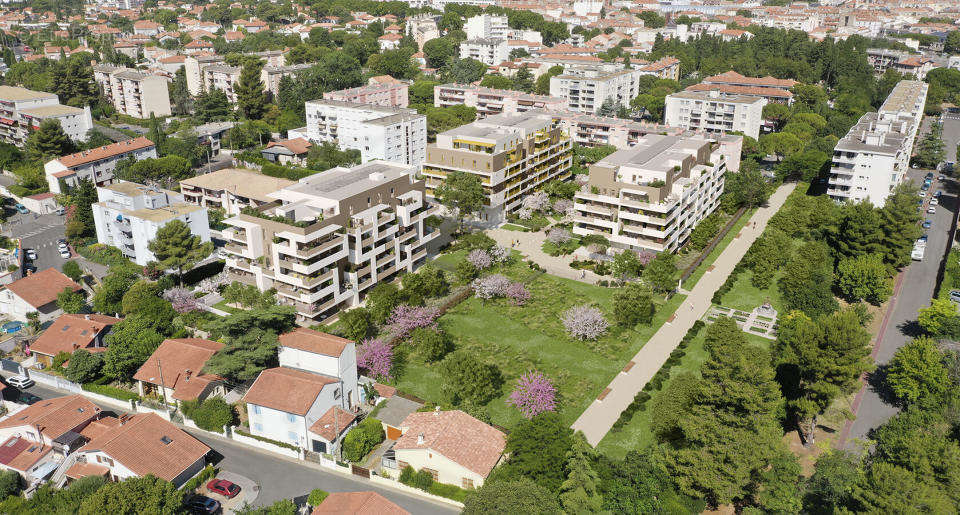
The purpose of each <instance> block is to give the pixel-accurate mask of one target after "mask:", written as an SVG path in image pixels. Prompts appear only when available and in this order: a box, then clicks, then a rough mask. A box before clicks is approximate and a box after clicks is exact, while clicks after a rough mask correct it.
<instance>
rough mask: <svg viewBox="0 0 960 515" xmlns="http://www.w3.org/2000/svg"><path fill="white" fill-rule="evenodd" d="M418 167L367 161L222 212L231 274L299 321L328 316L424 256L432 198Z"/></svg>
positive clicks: (429, 236) (431, 233) (430, 235)
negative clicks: (273, 294)
mask: <svg viewBox="0 0 960 515" xmlns="http://www.w3.org/2000/svg"><path fill="white" fill-rule="evenodd" d="M415 175H416V167H415V166H408V165H402V164H398V163H389V162H384V161H374V162H370V163H366V164H362V165H359V166H356V167H353V168H342V167H340V168H333V169H330V170H327V171H325V172H323V173H320V174H316V175H311V176H309V177H306V178H304V179H301V180H300V181H299V182H297V183H294V184H291V185H290V186H287V187H285V188H282V189H279V190H277V191H275V192H273V193H270V194H269V195H268V196H269V197H271V198H272V199H274V201H273V202H271V203H269V204H264V205H261V206H259V207H257V208H255V209H253V210H251V209H245V210H243V211H242V212H241V214H240V215H237V216H234V217H232V218H228V219H227V220H226V223H227V224H228V225H229V226H230V228H228V229H226V230H224V231H223V233H224V237H225V238H226V240H227V245H226V247H225V249H226V251H227V252H228V254H229V257H228V258H227V264H226V270H227V272H228V275H229V277H230V278H231V279H233V280H237V281H241V282H244V283H247V284H253V285H256V286H257V287H258V288H259V289H260V290H261V291H266V290H268V289H270V288H275V289H276V290H277V301H278V303H280V304H283V305H289V306H294V307H295V308H296V310H297V320H298V322H299V323H302V324H305V325H309V324H315V323H318V322H324V321H327V320H329V319H330V318H331V317H334V316H336V315H337V314H338V313H339V312H340V311H341V310H342V309H344V308H346V307H349V306H352V305H355V304H357V303H359V302H360V300H361V298H362V297H363V295H364V293H365V292H366V291H367V290H369V289H370V288H372V287H373V286H374V285H376V284H377V283H378V282H380V281H385V280H390V279H392V278H394V277H395V276H396V275H397V274H398V273H401V272H404V271H411V272H412V271H414V270H416V269H417V268H419V267H420V266H421V265H423V263H424V262H425V261H426V259H427V250H426V244H427V243H428V242H429V241H431V240H433V239H434V238H435V237H436V236H437V235H438V234H439V232H438V231H437V230H435V229H432V228H430V227H428V226H427V225H426V224H425V223H424V221H425V219H426V218H427V217H429V216H431V215H433V214H434V213H435V212H436V207H434V206H432V205H431V204H429V203H428V202H427V201H426V198H425V194H424V183H423V181H422V180H417V179H416V177H415Z"/></svg>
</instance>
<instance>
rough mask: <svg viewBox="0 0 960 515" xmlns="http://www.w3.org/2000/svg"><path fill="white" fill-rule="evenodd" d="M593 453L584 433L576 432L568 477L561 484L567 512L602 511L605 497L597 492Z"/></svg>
mask: <svg viewBox="0 0 960 515" xmlns="http://www.w3.org/2000/svg"><path fill="white" fill-rule="evenodd" d="M593 455H594V453H593V448H591V447H590V444H588V443H587V439H586V438H585V437H584V436H583V433H581V432H579V431H578V432H577V433H575V434H574V435H573V445H572V446H571V447H570V451H569V452H568V453H567V479H566V481H564V482H563V484H561V485H560V496H559V497H560V504H561V505H562V506H563V509H564V512H566V513H597V512H599V511H600V505H601V503H602V502H603V499H602V498H601V497H600V496H599V495H598V494H597V473H596V472H595V471H594V470H593V467H592V466H591V462H592V461H593V460H594V458H593Z"/></svg>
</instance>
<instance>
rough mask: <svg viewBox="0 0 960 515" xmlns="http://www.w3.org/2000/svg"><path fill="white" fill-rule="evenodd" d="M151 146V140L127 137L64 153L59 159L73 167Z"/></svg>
mask: <svg viewBox="0 0 960 515" xmlns="http://www.w3.org/2000/svg"><path fill="white" fill-rule="evenodd" d="M152 146H153V142H152V141H150V140H148V139H147V138H145V137H143V136H140V137H139V138H134V139H128V140H126V141H120V142H117V143H111V144H110V145H104V146H102V147H98V148H95V149H92V150H84V151H82V152H77V153H76V154H70V155H66V156H63V157H61V158H60V159H59V161H60V163H61V164H63V166H66V167H67V168H73V167H74V166H79V165H82V164H86V163H92V162H94V161H99V160H101V159H107V158H109V157H114V156H119V155H121V154H125V153H127V152H133V151H134V150H140V149H144V148H149V147H152Z"/></svg>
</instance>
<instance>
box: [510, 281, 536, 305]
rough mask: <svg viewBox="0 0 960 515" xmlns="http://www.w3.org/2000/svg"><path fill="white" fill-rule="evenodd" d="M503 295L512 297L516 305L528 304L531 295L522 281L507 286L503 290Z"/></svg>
mask: <svg viewBox="0 0 960 515" xmlns="http://www.w3.org/2000/svg"><path fill="white" fill-rule="evenodd" d="M503 296H504V297H506V298H508V299H510V300H511V301H512V302H513V304H514V305H516V306H522V305H524V304H526V303H527V301H529V300H530V297H531V295H530V290H528V289H527V287H526V286H525V285H524V284H523V283H521V282H515V283H512V284H511V285H510V286H507V289H506V290H504V292H503Z"/></svg>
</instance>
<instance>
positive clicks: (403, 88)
mask: <svg viewBox="0 0 960 515" xmlns="http://www.w3.org/2000/svg"><path fill="white" fill-rule="evenodd" d="M409 89H410V85H409V84H408V83H406V82H404V81H393V82H371V83H370V84H367V85H366V86H358V87H356V88H348V89H341V90H338V91H329V92H327V93H324V94H323V98H324V99H326V100H339V101H341V102H355V103H358V104H374V105H378V106H385V107H407V106H408V105H410V96H409Z"/></svg>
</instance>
